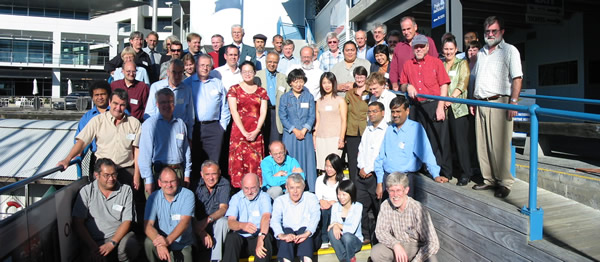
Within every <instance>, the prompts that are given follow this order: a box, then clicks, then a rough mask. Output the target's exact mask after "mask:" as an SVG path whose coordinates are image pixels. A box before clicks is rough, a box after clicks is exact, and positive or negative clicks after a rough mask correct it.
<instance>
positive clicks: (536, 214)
mask: <svg viewBox="0 0 600 262" xmlns="http://www.w3.org/2000/svg"><path fill="white" fill-rule="evenodd" d="M396 93H399V92H396ZM400 94H402V93H400ZM527 96H530V95H527ZM417 97H421V98H426V99H433V100H442V101H448V102H452V103H461V104H468V105H474V106H483V107H492V108H499V109H506V110H514V111H519V112H528V113H529V114H530V115H531V118H530V122H531V125H530V140H529V141H530V148H531V152H530V154H529V201H528V205H527V206H524V207H523V208H522V209H521V213H523V214H526V215H528V216H529V239H530V240H541V239H542V237H543V226H544V210H543V209H542V208H541V207H540V208H538V207H537V184H538V177H537V171H538V168H537V167H538V146H537V145H538V133H539V132H538V128H539V127H538V125H539V122H538V114H539V115H546V116H559V117H564V118H571V119H579V120H588V121H595V122H600V115H598V114H590V113H581V112H574V111H567V110H558V109H550V108H541V107H540V106H538V105H537V104H533V105H531V106H521V105H511V104H503V103H492V102H487V101H481V100H470V99H460V98H451V97H441V96H432V95H417ZM552 99H556V100H564V101H576V100H586V101H587V102H593V103H597V100H591V99H580V98H568V99H567V98H562V99H559V97H552Z"/></svg>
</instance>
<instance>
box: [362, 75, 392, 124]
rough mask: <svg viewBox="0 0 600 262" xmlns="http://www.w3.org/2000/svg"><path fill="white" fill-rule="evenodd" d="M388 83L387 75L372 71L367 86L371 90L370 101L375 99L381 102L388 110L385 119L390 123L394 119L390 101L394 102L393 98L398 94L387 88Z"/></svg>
mask: <svg viewBox="0 0 600 262" xmlns="http://www.w3.org/2000/svg"><path fill="white" fill-rule="evenodd" d="M386 83H387V80H386V78H385V76H384V75H383V74H382V73H379V72H375V73H372V74H371V75H370V76H369V78H367V88H368V89H369V90H370V91H371V98H370V99H369V103H371V102H375V101H377V102H381V103H382V104H383V107H384V108H385V111H386V113H385V115H384V117H383V121H384V122H386V123H389V122H390V121H392V114H391V113H390V112H391V111H390V102H392V99H394V98H396V94H394V93H392V92H391V91H390V90H389V89H386V88H385V84H386Z"/></svg>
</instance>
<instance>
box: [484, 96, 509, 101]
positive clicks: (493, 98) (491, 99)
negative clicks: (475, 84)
mask: <svg viewBox="0 0 600 262" xmlns="http://www.w3.org/2000/svg"><path fill="white" fill-rule="evenodd" d="M501 97H504V95H495V96H490V97H486V98H479V99H478V100H483V101H494V100H498V98H501Z"/></svg>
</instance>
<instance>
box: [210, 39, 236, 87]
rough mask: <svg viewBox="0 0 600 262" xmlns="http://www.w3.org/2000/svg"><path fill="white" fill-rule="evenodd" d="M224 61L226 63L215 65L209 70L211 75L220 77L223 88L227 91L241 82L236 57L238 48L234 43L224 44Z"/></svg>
mask: <svg viewBox="0 0 600 262" xmlns="http://www.w3.org/2000/svg"><path fill="white" fill-rule="evenodd" d="M224 48H225V55H224V57H225V61H226V63H225V64H224V65H222V66H220V67H217V69H215V70H214V71H212V72H211V76H213V77H215V78H218V79H221V82H223V86H225V89H226V90H227V91H229V88H231V86H233V85H236V84H239V83H240V82H242V73H241V71H240V68H239V67H238V58H239V56H240V50H239V49H238V48H237V47H236V46H234V45H228V46H225V47H224Z"/></svg>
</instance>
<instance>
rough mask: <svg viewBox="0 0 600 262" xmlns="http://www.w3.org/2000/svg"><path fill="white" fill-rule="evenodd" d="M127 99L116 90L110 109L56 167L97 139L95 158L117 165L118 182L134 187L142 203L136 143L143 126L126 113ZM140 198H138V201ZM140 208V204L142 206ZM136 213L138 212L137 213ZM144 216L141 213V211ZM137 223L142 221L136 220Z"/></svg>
mask: <svg viewBox="0 0 600 262" xmlns="http://www.w3.org/2000/svg"><path fill="white" fill-rule="evenodd" d="M128 101H129V97H128V95H127V91H125V90H123V89H120V88H119V89H115V90H114V91H113V93H112V95H111V97H110V102H109V105H110V109H109V110H107V111H106V112H104V113H102V114H99V115H97V116H95V117H93V118H92V119H91V120H90V121H89V122H88V123H87V125H86V126H85V127H84V128H83V129H82V130H81V132H80V133H79V134H78V135H77V136H76V137H75V139H76V140H77V142H76V143H75V145H73V148H71V151H70V152H69V154H68V155H67V157H66V158H65V159H63V160H62V161H59V162H58V164H57V166H62V167H63V168H64V169H66V168H67V167H68V165H69V161H71V159H73V158H74V157H75V156H77V155H79V154H81V152H82V151H83V149H84V148H85V147H86V146H87V145H89V144H90V143H91V142H92V140H93V139H94V138H95V139H96V145H97V147H98V149H97V150H96V157H97V158H98V159H100V158H108V159H110V160H112V161H113V162H115V164H116V165H117V168H118V169H117V173H118V181H119V182H120V183H121V184H127V185H130V186H131V187H132V188H134V199H136V202H138V200H139V201H143V198H144V194H143V192H141V191H140V189H142V190H143V186H141V185H143V184H142V182H141V179H140V171H139V168H138V165H137V157H138V144H139V140H140V132H141V130H142V128H141V127H142V125H141V124H140V121H139V120H137V119H136V118H135V117H132V116H128V115H126V114H125V108H127V103H128ZM139 197H141V199H138V198H139ZM141 207H143V205H141ZM138 214H139V212H138ZM141 214H142V215H143V214H144V212H141ZM138 221H143V219H142V220H138Z"/></svg>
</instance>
